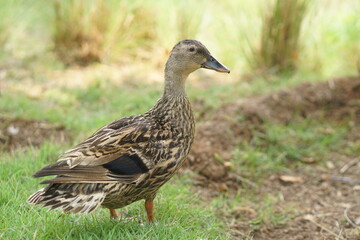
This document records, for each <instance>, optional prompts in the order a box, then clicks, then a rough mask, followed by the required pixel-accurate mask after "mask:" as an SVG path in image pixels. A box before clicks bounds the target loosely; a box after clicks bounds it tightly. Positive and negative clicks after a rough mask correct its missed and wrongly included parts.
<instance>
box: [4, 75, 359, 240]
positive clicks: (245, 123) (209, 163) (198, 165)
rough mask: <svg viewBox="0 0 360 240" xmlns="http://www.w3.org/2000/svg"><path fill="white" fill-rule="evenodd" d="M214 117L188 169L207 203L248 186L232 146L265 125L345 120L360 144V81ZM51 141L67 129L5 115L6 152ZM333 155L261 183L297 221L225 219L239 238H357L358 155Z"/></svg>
mask: <svg viewBox="0 0 360 240" xmlns="http://www.w3.org/2000/svg"><path fill="white" fill-rule="evenodd" d="M201 107H202V106H201V103H197V104H195V108H199V109H201ZM213 113H215V114H206V113H205V114H204V115H203V116H202V118H203V119H205V120H204V121H202V122H200V123H198V124H197V135H196V139H195V142H194V145H193V147H192V150H191V153H190V156H189V161H188V162H187V164H186V166H185V167H187V168H189V169H191V170H192V171H194V172H196V173H197V174H196V175H195V177H194V182H195V185H196V186H195V187H196V188H197V189H198V190H200V191H203V192H204V196H205V197H204V198H205V200H209V199H211V198H212V197H213V196H217V195H218V193H219V192H226V191H229V192H231V191H233V192H234V191H235V190H237V189H240V188H241V187H242V186H243V184H244V181H246V179H242V178H241V176H238V175H237V174H236V173H233V172H231V171H230V170H229V168H228V167H227V166H226V162H227V161H228V160H229V159H231V157H232V156H231V152H232V150H233V148H234V146H235V145H236V144H238V143H240V142H243V141H250V140H251V139H252V136H253V133H254V131H263V123H264V122H266V121H270V122H273V123H276V124H288V123H289V122H291V121H294V120H299V119H300V120H301V119H305V118H316V119H329V120H330V121H342V122H345V123H346V124H349V126H352V127H353V131H352V132H351V133H350V134H348V136H347V138H349V140H351V141H359V143H360V78H355V77H354V78H339V79H331V80H329V81H327V82H321V83H316V84H311V83H305V84H301V85H299V86H297V87H294V88H291V89H285V90H282V91H279V92H276V93H272V94H269V95H266V96H259V97H252V98H248V99H241V100H238V101H236V102H234V103H231V104H227V105H225V106H222V107H221V108H219V109H217V110H216V112H213ZM234 116H235V117H234ZM49 138H53V139H56V140H59V141H64V140H66V139H67V135H66V132H65V130H64V128H63V127H62V126H57V125H54V124H50V123H48V122H38V121H34V120H29V119H12V118H5V117H1V118H0V148H2V149H5V150H8V151H11V150H13V149H16V148H20V147H22V146H26V145H34V146H37V145H39V144H41V143H42V142H43V141H44V140H47V139H49ZM333 157H334V159H330V160H329V162H328V165H327V167H323V168H322V167H319V166H316V167H314V166H313V165H311V164H309V166H308V167H305V168H302V169H295V170H294V171H293V172H292V173H291V176H292V177H294V176H295V178H290V179H288V178H286V176H285V178H284V176H282V175H281V174H279V175H276V176H271V177H269V179H267V180H266V181H265V182H264V184H262V185H261V186H254V189H253V190H254V191H255V192H256V193H258V194H259V195H263V196H265V195H266V194H272V195H277V196H279V198H280V201H279V204H277V206H276V207H277V208H278V209H281V208H282V204H281V203H282V202H283V203H292V204H293V206H294V209H295V212H296V216H295V217H293V218H291V219H290V220H289V221H286V222H285V223H284V224H282V225H277V226H271V225H267V224H265V226H264V227H261V228H260V229H253V228H252V227H251V226H250V224H249V221H250V220H252V219H254V218H256V211H255V210H254V209H251V208H249V209H235V210H234V212H233V213H231V214H228V215H227V214H226V213H223V212H221V211H219V215H221V217H222V218H223V219H224V220H225V222H227V225H228V227H229V231H231V233H232V235H233V236H234V238H238V239H241V238H244V237H245V236H250V237H249V238H250V239H259V240H260V239H278V240H281V239H284V240H285V239H286V240H292V239H294V240H300V239H314V240H320V239H349V240H356V239H360V227H359V226H360V177H359V176H360V157H359V158H355V159H349V158H347V157H346V156H341V155H339V156H333ZM218 158H221V159H222V161H219V160H218ZM245 184H250V185H251V182H250V183H245ZM214 190H215V191H214ZM345 209H347V211H346V214H344V210H345ZM345 215H346V216H345ZM346 218H348V219H346ZM249 233H250V235H248V234H249Z"/></svg>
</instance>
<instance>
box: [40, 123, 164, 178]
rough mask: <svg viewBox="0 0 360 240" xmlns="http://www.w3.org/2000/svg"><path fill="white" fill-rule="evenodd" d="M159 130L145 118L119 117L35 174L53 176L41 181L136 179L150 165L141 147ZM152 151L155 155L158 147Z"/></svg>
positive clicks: (146, 170)
mask: <svg viewBox="0 0 360 240" xmlns="http://www.w3.org/2000/svg"><path fill="white" fill-rule="evenodd" d="M158 131H159V130H158V129H156V128H155V129H154V127H153V126H152V125H151V124H150V123H149V122H147V121H145V120H144V119H138V118H137V117H129V118H123V119H119V120H117V121H114V122H112V123H110V124H108V125H106V126H104V127H103V128H101V129H99V130H98V131H96V132H95V133H94V134H93V135H92V136H91V137H89V138H88V139H86V140H85V141H84V142H83V143H80V144H79V145H77V146H75V147H74V148H72V149H70V150H68V151H67V152H65V153H64V154H63V155H62V156H61V158H60V159H59V160H58V162H56V163H55V164H51V165H48V166H46V167H44V168H43V169H41V170H40V171H39V172H37V173H35V174H34V177H43V176H50V175H56V177H55V178H54V179H50V180H45V181H43V182H42V183H70V182H71V183H87V182H89V183H90V182H92V183H93V182H97V183H101V182H112V181H123V182H127V183H132V182H135V181H136V179H137V178H138V177H139V176H140V175H141V174H143V173H146V172H148V171H149V170H150V169H151V168H152V167H153V164H154V163H153V162H152V160H151V159H149V158H148V157H146V156H145V154H144V151H145V150H144V148H145V146H146V145H147V143H148V141H149V138H150V137H151V135H157V133H158ZM153 151H155V154H156V151H157V150H156V149H153Z"/></svg>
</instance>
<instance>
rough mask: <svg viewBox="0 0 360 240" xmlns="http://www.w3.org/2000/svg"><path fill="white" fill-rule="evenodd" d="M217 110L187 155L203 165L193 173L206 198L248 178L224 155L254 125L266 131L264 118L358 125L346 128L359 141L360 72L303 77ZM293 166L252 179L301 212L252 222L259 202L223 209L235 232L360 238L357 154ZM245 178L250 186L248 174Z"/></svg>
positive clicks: (262, 190)
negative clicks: (257, 225) (278, 221)
mask: <svg viewBox="0 0 360 240" xmlns="http://www.w3.org/2000/svg"><path fill="white" fill-rule="evenodd" d="M214 115H215V116H214V117H212V118H210V119H208V120H206V121H203V122H201V123H199V124H198V126H197V135H196V138H195V142H194V145H193V147H192V150H191V152H190V156H189V161H188V163H187V167H188V168H190V169H191V170H193V171H194V172H196V173H198V175H196V177H195V179H194V181H195V184H196V187H197V188H200V189H199V190H200V191H202V193H203V194H202V196H203V197H204V198H205V199H206V198H208V199H211V198H212V197H213V196H214V195H217V194H218V191H227V190H229V189H238V188H239V187H241V185H242V184H244V181H247V180H246V179H242V178H241V176H238V175H236V174H234V173H232V172H231V171H230V170H229V169H228V168H227V167H228V166H227V163H228V162H227V161H228V160H229V159H230V158H231V157H232V156H231V151H232V150H233V149H234V147H235V145H236V144H238V143H240V142H243V141H250V140H251V139H252V137H253V133H254V132H255V131H264V129H263V127H262V126H263V123H264V122H273V123H276V124H288V123H290V122H291V121H294V120H296V121H298V120H301V119H308V118H313V119H322V120H326V119H327V120H329V121H340V122H342V123H344V124H348V125H350V126H352V127H353V129H354V130H353V131H352V132H351V133H349V134H348V136H347V138H348V139H349V141H359V139H360V127H359V126H360V78H359V77H351V78H338V79H332V80H329V81H327V82H321V83H305V84H301V85H299V86H297V87H294V88H290V89H285V90H282V91H279V92H276V93H272V94H269V95H266V96H260V97H253V98H249V99H242V100H239V101H237V102H234V103H231V104H228V105H225V106H223V107H222V108H220V109H218V112H216V114H214ZM205 119H206V116H205ZM219 159H221V160H219ZM290 174H291V176H280V175H279V176H272V177H271V178H269V179H268V180H267V181H264V182H265V183H264V184H263V185H262V186H260V187H258V186H253V187H254V191H255V192H257V193H258V194H259V196H265V195H266V194H271V195H273V196H279V198H281V201H279V206H277V207H278V208H279V209H280V210H281V208H282V207H283V206H284V205H286V203H293V204H294V210H295V211H296V217H294V218H292V219H290V220H288V221H286V222H285V223H284V224H283V225H276V226H272V225H271V224H265V225H264V227H262V228H261V229H257V230H255V229H253V228H252V227H251V226H250V224H249V221H250V220H253V219H256V211H255V210H254V209H251V208H249V209H238V211H239V212H238V213H236V214H235V213H234V214H231V216H226V213H221V214H223V217H224V218H225V221H227V222H228V225H229V228H230V231H231V232H232V234H233V236H234V237H235V238H239V239H240V238H243V237H245V236H248V235H247V234H249V233H250V236H251V238H250V239H259V240H260V239H284V240H285V239H286V240H292V239H295V240H298V239H315V240H317V239H319V240H320V239H350V240H355V239H358V240H359V239H360V205H359V204H360V177H359V176H360V159H359V158H357V159H347V158H346V157H344V156H337V159H333V160H330V161H329V165H328V168H320V167H318V166H316V167H314V166H310V167H308V168H302V169H296V170H294V171H293V172H292V173H290ZM284 175H286V174H284ZM245 184H246V185H250V186H251V182H248V183H246V182H245ZM214 190H216V191H214ZM260 199H261V197H260ZM282 203H284V204H282ZM345 209H348V211H347V213H346V214H345V215H346V216H345V215H344V210H345ZM349 219H350V220H349Z"/></svg>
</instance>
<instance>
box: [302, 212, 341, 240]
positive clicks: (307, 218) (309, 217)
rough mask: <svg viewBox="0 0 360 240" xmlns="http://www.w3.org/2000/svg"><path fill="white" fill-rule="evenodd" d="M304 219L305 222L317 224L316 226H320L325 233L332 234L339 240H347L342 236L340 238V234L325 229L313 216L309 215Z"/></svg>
mask: <svg viewBox="0 0 360 240" xmlns="http://www.w3.org/2000/svg"><path fill="white" fill-rule="evenodd" d="M304 219H305V220H308V221H309V222H311V223H313V224H315V225H316V226H318V227H319V228H321V229H322V230H324V231H326V232H328V233H330V234H331V235H333V236H335V237H336V238H337V239H341V240H346V239H345V238H343V237H342V236H339V235H338V234H336V233H334V232H333V231H331V230H330V229H328V228H327V227H325V226H323V225H321V224H320V223H318V222H316V221H315V220H314V217H313V216H311V215H310V216H308V215H307V216H305V217H304Z"/></svg>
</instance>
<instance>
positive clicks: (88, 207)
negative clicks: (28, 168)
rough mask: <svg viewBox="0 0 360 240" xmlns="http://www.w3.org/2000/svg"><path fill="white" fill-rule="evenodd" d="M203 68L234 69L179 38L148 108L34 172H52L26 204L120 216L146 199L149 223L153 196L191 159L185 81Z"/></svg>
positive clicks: (191, 137) (189, 109)
mask: <svg viewBox="0 0 360 240" xmlns="http://www.w3.org/2000/svg"><path fill="white" fill-rule="evenodd" d="M200 68H205V69H210V70H215V71H217V72H222V73H230V70H229V69H228V68H227V67H226V66H225V65H223V64H221V63H220V62H219V61H218V60H216V59H215V58H214V57H213V56H212V55H211V54H210V52H209V50H208V49H207V48H206V47H205V46H204V45H203V44H202V43H201V42H200V41H197V40H192V39H186V40H182V41H180V42H178V43H177V44H176V45H175V46H174V47H173V48H172V50H171V52H170V56H169V58H168V60H167V62H166V65H165V86H164V91H163V94H162V96H161V97H160V99H159V100H158V101H157V102H156V104H155V105H154V106H153V107H152V108H151V109H150V110H149V111H147V112H145V113H142V114H138V115H133V116H127V117H123V118H120V119H118V120H115V121H113V122H110V123H109V124H107V125H105V126H103V127H102V128H100V129H99V130H97V131H96V132H95V133H94V134H93V135H91V136H90V137H89V138H87V139H86V140H85V141H83V142H81V143H80V144H78V145H76V146H75V147H73V148H71V149H69V150H68V151H66V152H64V153H63V154H62V155H61V156H60V157H59V159H58V160H57V161H56V162H55V163H53V164H50V165H48V166H45V167H44V168H42V169H41V170H39V171H38V172H36V173H35V174H34V175H33V176H34V177H35V178H39V177H45V176H53V178H52V179H47V180H44V181H42V182H41V184H45V187H43V188H41V189H40V190H38V191H37V192H35V193H34V194H32V195H31V196H30V197H29V198H28V200H27V202H28V203H30V204H35V205H40V206H42V207H47V208H49V209H50V210H53V209H60V210H62V211H63V212H64V213H82V214H88V213H91V212H93V211H95V210H96V209H97V208H99V207H100V206H102V207H104V208H108V209H109V212H110V217H111V218H118V217H119V216H121V213H118V212H117V209H119V208H123V207H125V206H127V205H129V204H131V203H134V202H136V201H139V200H145V210H146V214H147V221H148V222H149V223H152V222H153V221H154V213H153V209H154V199H155V197H156V194H157V192H158V190H159V189H160V187H161V186H163V185H164V184H165V183H166V182H167V181H169V179H170V178H171V177H172V176H173V175H174V174H175V173H176V172H177V170H178V169H179V168H180V167H181V166H182V165H183V163H184V161H185V160H186V159H187V155H188V153H189V151H190V148H191V145H192V143H193V141H194V135H195V120H194V115H193V110H192V107H191V103H190V100H189V98H188V97H187V95H186V91H185V82H186V79H187V78H188V76H189V74H190V73H192V72H194V71H195V70H197V69H200Z"/></svg>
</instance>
